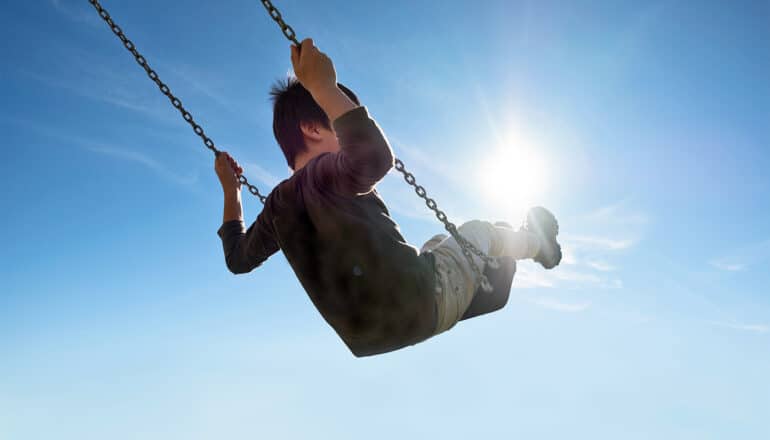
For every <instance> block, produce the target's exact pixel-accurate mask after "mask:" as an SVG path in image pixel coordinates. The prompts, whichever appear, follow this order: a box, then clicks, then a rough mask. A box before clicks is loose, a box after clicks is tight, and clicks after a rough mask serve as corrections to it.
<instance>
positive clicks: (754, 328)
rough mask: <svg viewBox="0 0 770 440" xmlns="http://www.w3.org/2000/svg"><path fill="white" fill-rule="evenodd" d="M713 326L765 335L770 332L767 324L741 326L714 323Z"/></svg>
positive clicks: (738, 324) (737, 324) (769, 326)
mask: <svg viewBox="0 0 770 440" xmlns="http://www.w3.org/2000/svg"><path fill="white" fill-rule="evenodd" d="M711 324H713V325H715V326H717V327H723V328H730V329H733V330H741V331H745V332H752V333H759V334H764V333H768V332H770V325H766V324H740V323H726V322H712V323H711Z"/></svg>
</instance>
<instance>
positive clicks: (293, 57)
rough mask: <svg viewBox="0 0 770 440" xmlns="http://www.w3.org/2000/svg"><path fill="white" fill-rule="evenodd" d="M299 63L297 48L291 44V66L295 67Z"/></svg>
mask: <svg viewBox="0 0 770 440" xmlns="http://www.w3.org/2000/svg"><path fill="white" fill-rule="evenodd" d="M298 62H299V47H298V46H296V45H294V44H292V45H291V64H292V65H294V66H296V65H297V63H298Z"/></svg>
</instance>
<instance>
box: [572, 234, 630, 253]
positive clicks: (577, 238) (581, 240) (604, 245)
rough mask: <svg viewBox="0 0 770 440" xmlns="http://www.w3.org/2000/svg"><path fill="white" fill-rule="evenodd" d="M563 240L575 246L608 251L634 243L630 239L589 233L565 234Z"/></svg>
mask: <svg viewBox="0 0 770 440" xmlns="http://www.w3.org/2000/svg"><path fill="white" fill-rule="evenodd" d="M564 242H565V243H571V244H572V245H573V246H574V247H575V248H578V247H588V248H593V249H603V250H610V251H619V250H623V249H628V248H630V247H632V246H633V245H634V244H636V241H634V240H631V239H615V238H609V237H598V236H590V235H565V237H564Z"/></svg>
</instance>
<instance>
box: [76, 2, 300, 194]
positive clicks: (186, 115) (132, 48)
mask: <svg viewBox="0 0 770 440" xmlns="http://www.w3.org/2000/svg"><path fill="white" fill-rule="evenodd" d="M88 1H89V2H90V3H91V4H92V5H93V7H94V8H95V9H96V12H98V13H99V16H100V17H102V19H103V20H104V21H105V22H106V23H107V25H108V26H109V27H110V29H111V30H112V32H113V33H114V34H115V35H116V36H117V37H118V38H119V39H120V41H121V42H122V43H123V46H125V48H126V49H128V51H129V52H131V55H133V56H134V58H135V59H136V62H137V64H139V66H141V67H142V68H143V69H144V71H145V72H147V76H148V77H150V79H151V80H152V81H153V82H154V83H155V84H156V85H157V86H158V88H159V89H160V91H161V93H163V94H164V95H166V97H167V98H168V99H169V101H171V105H173V106H174V108H175V109H177V110H179V113H181V114H182V118H183V119H184V120H185V121H187V123H188V124H190V127H192V129H193V131H194V132H195V134H197V135H198V136H199V137H200V138H201V140H203V145H205V146H206V148H208V149H209V150H211V151H212V152H213V153H214V155H216V156H219V153H221V151H219V150H217V148H216V146H214V141H212V140H211V138H210V137H208V136H207V135H206V133H205V132H204V131H203V128H202V127H201V126H200V125H198V123H197V122H195V119H193V116H192V114H190V112H189V111H187V109H186V108H185V107H184V106H183V105H182V101H181V100H180V99H179V98H177V97H176V96H174V94H173V93H171V89H170V88H169V86H168V85H166V83H164V82H163V81H161V79H160V76H158V73H157V72H156V71H155V70H153V69H152V67H150V64H149V63H148V62H147V59H146V58H145V57H144V56H142V54H141V53H139V51H138V50H137V49H136V45H135V44H134V43H133V42H132V41H131V40H129V39H128V37H126V35H125V34H124V33H123V30H122V29H121V28H120V26H118V25H117V24H115V22H114V21H113V20H112V17H110V14H109V12H107V10H106V9H104V7H102V5H101V4H100V3H99V1H98V0H88ZM278 17H279V18H280V14H279V15H278ZM289 30H291V28H289ZM291 32H292V33H293V32H294V31H291ZM287 37H288V36H287ZM238 181H239V182H240V183H241V185H243V186H245V187H246V188H248V190H249V192H250V193H252V194H254V195H255V196H257V197H258V198H259V201H260V202H262V203H265V200H266V197H265V196H263V195H262V194H261V193H260V192H259V189H257V187H256V186H254V185H252V184H251V183H249V181H248V179H247V178H246V176H243V175H240V176H238Z"/></svg>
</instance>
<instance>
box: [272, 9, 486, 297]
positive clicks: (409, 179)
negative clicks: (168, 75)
mask: <svg viewBox="0 0 770 440" xmlns="http://www.w3.org/2000/svg"><path fill="white" fill-rule="evenodd" d="M261 1H262V5H263V6H264V7H265V9H267V12H268V13H269V14H270V17H272V19H273V20H275V22H276V23H278V26H280V27H281V31H283V35H284V36H286V38H287V39H289V40H290V41H291V42H293V43H294V44H296V45H297V46H299V45H300V43H299V41H297V38H296V37H295V33H294V29H292V28H291V26H289V25H288V24H286V22H285V21H283V18H282V17H281V13H280V12H279V11H278V9H276V8H275V6H273V4H272V2H271V1H270V0H261ZM395 168H396V170H398V171H399V172H400V173H401V174H403V175H404V180H406V183H408V184H409V185H411V186H412V187H414V191H415V192H416V193H417V195H418V196H419V197H420V198H421V199H423V200H425V204H426V205H427V206H428V208H429V209H430V210H431V211H433V212H434V213H435V214H436V218H438V220H439V221H440V222H441V223H443V224H444V228H445V229H446V230H447V231H448V232H449V233H450V234H452V237H454V239H455V240H457V243H458V244H459V245H460V248H461V249H462V251H463V255H465V259H466V260H468V263H469V264H470V266H471V269H473V272H474V273H475V274H476V276H477V278H478V279H479V280H480V283H481V288H482V289H483V290H484V291H485V292H491V291H492V289H493V288H492V284H491V283H490V282H489V279H488V278H487V276H486V275H484V273H483V272H482V271H481V269H479V266H478V265H477V264H476V262H475V261H474V260H473V254H476V255H478V256H479V258H481V259H482V260H483V261H484V263H486V264H487V265H488V266H489V267H491V268H492V269H497V268H499V267H500V264H499V263H498V261H497V259H496V258H493V257H490V256H488V255H487V254H485V253H484V252H481V250H479V249H478V248H477V247H476V246H474V245H473V243H471V242H469V241H468V240H466V239H465V237H463V236H462V235H460V233H459V232H458V231H457V227H456V226H455V225H454V223H452V222H450V221H449V219H448V218H447V216H446V213H444V211H442V210H440V209H438V205H437V204H436V201H435V200H433V199H432V198H430V197H428V195H427V191H426V190H425V188H424V187H423V186H422V185H418V184H417V181H416V179H415V177H414V174H412V173H410V172H409V171H407V170H406V168H405V167H404V162H402V161H401V159H398V158H396V159H395Z"/></svg>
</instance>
